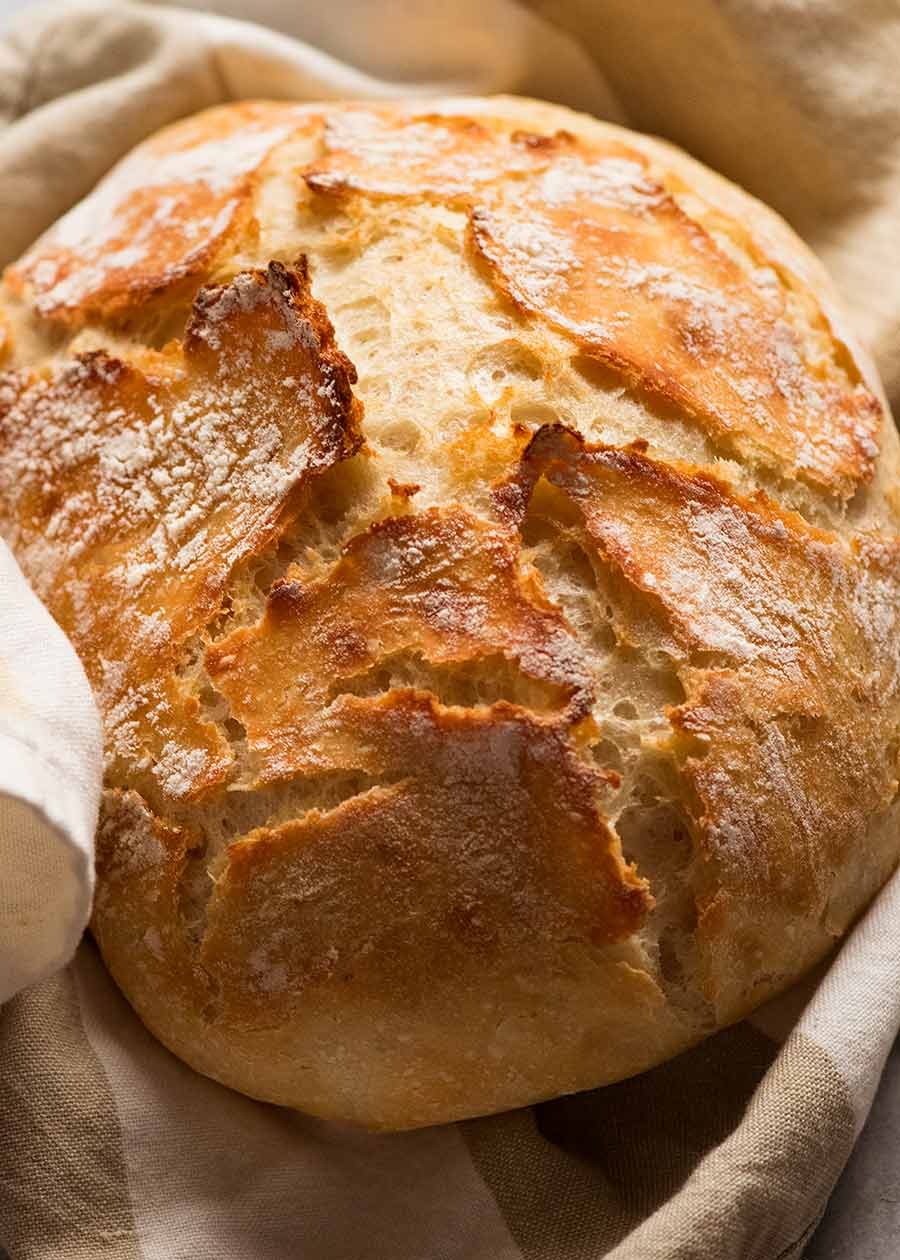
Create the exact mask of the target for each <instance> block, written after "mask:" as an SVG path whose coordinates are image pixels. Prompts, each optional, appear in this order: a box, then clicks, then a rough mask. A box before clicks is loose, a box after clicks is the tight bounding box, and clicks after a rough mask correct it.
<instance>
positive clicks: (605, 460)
mask: <svg viewBox="0 0 900 1260" xmlns="http://www.w3.org/2000/svg"><path fill="white" fill-rule="evenodd" d="M3 307H4V310H3V321H2V322H3V328H4V350H3V353H4V354H5V355H6V364H5V366H6V373H5V376H4V377H3V380H2V388H0V493H2V506H0V513H2V523H3V528H4V532H5V534H6V536H7V537H8V539H9V541H10V543H11V544H12V546H13V548H14V549H15V551H16V553H17V555H18V557H19V559H20V561H21V563H22V565H23V566H24V568H25V570H26V572H27V573H28V575H29V576H30V578H31V580H32V582H33V583H34V584H35V586H36V587H37V589H38V591H39V592H40V593H41V595H42V596H43V598H44V599H45V600H46V601H47V603H48V605H49V606H50V608H51V609H52V611H53V612H54V614H55V616H56V617H57V618H58V620H59V621H60V623H61V624H62V626H63V627H64V628H65V629H66V631H67V632H68V633H69V634H70V635H71V637H72V639H73V640H74V642H75V644H76V646H77V648H78V650H79V652H80V654H81V657H82V659H83V661H84V663H85V666H86V668H87V670H88V672H89V674H90V676H91V679H92V681H93V684H94V686H95V688H96V692H97V695H98V697H99V700H100V704H101V706H102V709H103V712H104V716H105V721H106V731H107V753H108V757H107V792H106V797H105V804H104V809H103V816H102V819H101V825H100V831H99V842H98V878H99V886H98V895H97V903H96V910H95V915H94V921H93V931H94V934H95V936H96V938H97V940H98V942H99V945H100V948H101V950H102V952H103V955H104V958H105V959H106V962H107V964H108V966H109V967H110V970H111V971H112V973H113V975H114V976H115V977H116V979H117V981H118V982H119V984H120V985H121V986H122V988H123V989H124V991H125V992H126V994H127V995H128V997H129V998H130V1000H131V1002H132V1003H133V1004H134V1006H135V1008H136V1009H137V1011H138V1012H139V1014H140V1015H141V1017H142V1018H143V1019H144V1021H145V1022H146V1024H147V1025H148V1026H149V1027H150V1028H151V1029H152V1030H153V1032H154V1033H156V1035H157V1036H158V1037H160V1038H161V1040H162V1041H163V1042H165V1044H166V1045H168V1046H169V1047H171V1049H172V1050H174V1051H175V1052H176V1053H177V1054H179V1055H181V1056H182V1057H183V1058H185V1059H186V1060H187V1061H188V1062H189V1063H191V1064H193V1065H194V1066H195V1067H196V1068H197V1069H198V1070H199V1071H201V1072H204V1073H206V1074H208V1075H209V1076H212V1077H215V1078H216V1079H217V1080H220V1081H223V1082H225V1083H227V1084H229V1085H231V1086H234V1087H235V1088H237V1089H240V1090H243V1091H245V1092H246V1093H248V1094H251V1095H253V1096H255V1097H258V1098H263V1099H269V1100H271V1101H274V1102H278V1103H284V1104H287V1105H290V1106H294V1107H299V1108H302V1109H304V1110H307V1111H310V1112H314V1113H317V1114H320V1115H323V1116H334V1117H340V1118H344V1119H347V1120H352V1121H357V1122H360V1123H362V1124H366V1125H370V1126H377V1127H387V1128H404V1127H412V1126H416V1125H423V1124H430V1123H434V1122H438V1121H445V1120H451V1119H455V1118H458V1117H462V1116H470V1115H474V1114H478V1113H483V1112H490V1111H495V1110H499V1109H502V1108H507V1107H513V1106H517V1105H521V1104H525V1103H529V1102H533V1101H535V1100H537V1099H541V1098H546V1097H549V1096H552V1095H555V1094H559V1093H563V1092H566V1091H571V1090H578V1089H584V1088H586V1087H590V1086H595V1085H600V1084H603V1083H605V1082H609V1081H614V1080H616V1079H619V1078H621V1077H623V1076H627V1075H630V1074H632V1073H635V1072H639V1071H641V1070H642V1069H644V1068H646V1067H649V1066H650V1065H652V1064H654V1063H657V1062H659V1061H660V1060H661V1059H663V1058H665V1057H666V1056H669V1055H672V1054H674V1053H676V1052H677V1051H679V1050H681V1049H683V1048H684V1047H686V1046H688V1045H689V1044H691V1043H692V1042H695V1041H697V1040H698V1039H700V1038H702V1037H703V1036H705V1035H707V1034H708V1033H709V1032H710V1031H712V1030H714V1029H716V1028H718V1027H720V1026H721V1025H723V1024H726V1023H728V1022H729V1021H733V1020H735V1019H738V1018H739V1017H740V1016H742V1015H743V1014H744V1013H746V1012H747V1011H749V1010H750V1009H751V1008H752V1007H754V1006H755V1005H757V1004H758V1003H760V1002H761V1001H763V1000H764V999H765V998H767V997H769V996H770V995H772V994H774V993H776V992H777V991H778V990H780V989H782V988H783V987H784V986H785V985H787V984H788V983H790V982H791V981H792V980H794V979H795V978H796V977H797V976H799V975H800V974H801V973H802V972H803V971H804V970H805V969H806V968H808V967H809V966H810V965H811V964H812V963H813V962H815V961H816V960H817V959H819V958H820V957H822V956H823V955H824V954H825V953H826V951H827V950H828V949H829V947H830V946H831V945H832V943H833V942H834V941H836V940H837V939H838V938H839V937H840V935H841V934H842V933H843V932H844V931H845V930H846V929H847V927H848V926H849V925H850V923H851V922H852V921H853V919H854V917H855V916H856V915H858V913H859V912H860V910H861V908H862V907H863V906H864V905H865V904H866V902H867V901H868V900H869V899H870V897H871V896H872V894H873V893H874V892H875V890H876V889H877V888H878V887H879V885H880V884H881V883H882V882H883V881H884V879H885V878H886V876H887V875H888V873H889V872H890V870H891V869H892V867H893V866H894V864H895V861H896V859H897V856H898V852H900V840H898V820H897V791H898V785H897V760H898V719H900V696H898V680H900V670H898V648H900V635H898V626H897V621H898V615H900V542H898V537H897V530H898V507H900V504H898V499H897V484H898V481H897V461H898V443H897V439H896V436H895V433H894V429H893V426H892V423H891V420H890V417H889V415H888V413H887V409H886V405H885V403H884V401H883V399H881V398H880V394H879V385H878V382H877V379H876V378H875V376H874V373H873V370H872V368H871V366H870V365H869V364H868V362H867V360H866V358H865V356H864V355H863V354H862V352H861V351H860V350H859V348H858V347H857V346H856V345H855V344H854V342H853V339H852V337H851V335H850V334H849V333H848V332H847V330H846V329H845V328H843V327H842V325H841V323H840V318H841V317H840V312H839V305H838V303H837V301H836V299H835V297H834V295H833V293H832V290H831V288H830V285H829V283H828V281H827V279H826V277H825V276H824V274H823V272H822V270H821V268H820V267H819V265H818V264H817V263H816V261H815V260H814V259H813V258H812V257H811V256H810V255H809V253H808V252H807V251H806V249H805V248H804V246H803V245H802V244H801V243H800V241H798V240H797V239H796V238H795V237H794V236H793V234H792V233H791V232H790V230H789V229H788V228H787V227H786V226H785V225H784V224H783V223H782V222H781V221H780V220H779V219H778V218H777V217H776V216H774V215H773V214H772V212H770V211H769V210H767V209H766V208H765V207H763V206H761V205H759V204H758V203H757V202H756V201H754V200H753V199H752V198H750V197H749V196H747V195H746V194H744V193H742V192H740V191H739V190H738V189H736V188H734V187H732V186H731V185H729V184H727V183H726V182H725V181H723V180H721V179H720V178H719V177H717V176H714V175H712V174H711V173H710V172H709V171H707V170H705V169H704V168H702V167H700V166H699V165H697V164H696V163H695V162H693V161H692V160H690V159H689V158H687V157H685V156H684V155H683V154H680V153H678V152H676V151H674V150H672V149H670V148H669V147H668V146H666V145H664V144H662V143H661V142H659V141H654V140H650V139H647V138H646V137H641V136H637V135H632V134H630V133H627V132H624V131H622V130H621V129H618V128H615V127H612V126H607V125H605V124H602V123H598V122H594V121H593V120H591V119H588V118H584V117H580V116H578V115H574V114H572V113H570V112H568V111H566V110H563V109H559V108H556V107H552V106H548V105H543V104H540V103H537V102H529V101H517V100H510V99H492V100H450V101H446V100H442V101H430V102H428V103H427V104H422V103H420V102H417V103H416V104H415V105H406V106H405V107H404V106H403V105H402V104H401V105H396V106H390V105H378V106H371V107H370V106H365V105H358V104H352V105H346V106H341V105H328V106H297V105H290V104H277V103H261V104H258V103H250V104H240V105H233V106H226V107H222V108H220V109H215V110H212V111H209V112H207V113H205V114H201V115H199V116H198V117H196V118H193V119H190V120H188V121H186V122H184V123H179V124H177V125H176V126H174V127H171V128H169V129H167V130H166V131H163V132H161V133H160V134H159V135H157V136H155V137H153V138H152V139H151V140H149V141H148V142H147V143H146V144H144V145H142V146H141V147H140V148H139V149H138V150H137V151H136V152H135V153H134V154H132V155H131V156H130V157H129V158H127V159H126V160H125V161H124V162H123V163H121V164H120V165H119V166H118V167H117V168H116V170H115V171H114V172H113V173H112V174H111V175H110V176H109V178H108V179H107V180H105V181H104V182H103V183H102V184H101V185H100V186H99V187H98V188H97V190H96V191H95V192H94V193H93V194H92V196H91V197H89V198H88V199H87V201H85V202H84V203H82V204H81V205H80V206H77V207H76V208H75V209H74V210H73V211H72V212H71V213H70V214H69V215H67V216H66V218H65V219H63V220H62V221H61V222H60V223H59V224H57V225H56V226H55V227H54V228H52V229H51V230H50V231H49V232H48V233H47V234H46V235H45V236H44V237H43V238H42V239H41V240H40V241H38V243H37V244H36V245H35V246H34V247H33V249H32V250H31V251H30V252H29V253H28V254H27V255H26V256H25V257H24V258H22V259H21V260H20V261H19V262H18V263H17V264H15V265H14V266H13V267H11V268H10V269H9V270H8V271H7V273H6V277H5V281H4V297H3Z"/></svg>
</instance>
